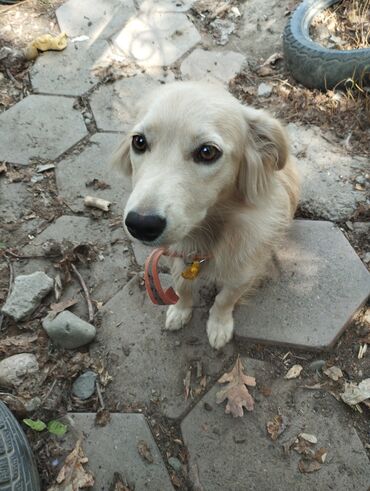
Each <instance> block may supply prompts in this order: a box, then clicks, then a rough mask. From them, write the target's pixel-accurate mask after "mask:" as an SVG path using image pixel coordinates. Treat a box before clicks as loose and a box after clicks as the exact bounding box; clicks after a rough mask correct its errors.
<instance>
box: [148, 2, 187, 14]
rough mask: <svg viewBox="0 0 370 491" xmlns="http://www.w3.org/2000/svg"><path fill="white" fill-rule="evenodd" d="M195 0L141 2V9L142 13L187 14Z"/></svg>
mask: <svg viewBox="0 0 370 491" xmlns="http://www.w3.org/2000/svg"><path fill="white" fill-rule="evenodd" d="M193 3H194V0H159V1H157V0H140V1H139V2H138V4H139V8H140V10H141V11H142V12H148V13H152V12H187V11H188V10H189V9H190V8H191V6H192V5H193Z"/></svg>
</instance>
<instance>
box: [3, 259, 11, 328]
mask: <svg viewBox="0 0 370 491" xmlns="http://www.w3.org/2000/svg"><path fill="white" fill-rule="evenodd" d="M4 258H5V261H6V264H7V265H8V269H9V287H8V294H7V296H6V299H5V302H4V303H6V301H7V300H8V298H9V296H10V293H11V291H12V289H13V282H14V271H13V266H12V263H11V262H10V261H9V258H8V257H6V255H5V254H4ZM4 317H5V315H4V314H3V313H2V312H1V313H0V331H1V330H2V327H3V320H4ZM4 329H5V326H4Z"/></svg>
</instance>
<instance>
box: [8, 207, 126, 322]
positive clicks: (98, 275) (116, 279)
mask: <svg viewBox="0 0 370 491" xmlns="http://www.w3.org/2000/svg"><path fill="white" fill-rule="evenodd" d="M50 240H54V241H56V242H58V243H63V241H70V242H72V243H74V244H76V245H77V244H80V243H91V244H94V245H96V247H97V248H98V250H99V252H100V254H101V255H100V258H99V257H97V258H96V260H95V261H94V262H92V263H91V264H90V265H82V264H81V265H80V264H78V265H77V267H78V270H79V271H80V273H81V274H82V276H83V278H84V280H85V282H86V284H87V285H88V286H89V289H90V293H91V296H92V298H93V299H94V300H97V301H102V302H106V301H107V300H108V299H110V298H111V297H113V296H114V294H115V293H116V292H117V291H118V290H119V289H120V288H122V287H123V285H125V284H126V281H127V273H128V269H129V267H130V265H131V261H130V257H129V255H128V254H127V253H126V252H125V249H126V248H127V243H128V242H127V239H126V237H125V233H124V231H123V230H122V229H121V228H118V229H116V230H111V228H110V227H109V223H108V222H107V221H106V220H103V219H102V220H100V221H95V220H91V219H89V218H85V217H77V216H62V217H60V218H58V219H57V220H56V221H55V222H54V223H53V224H51V225H50V226H49V227H48V228H46V229H45V230H44V231H43V232H42V233H41V234H40V235H38V236H37V237H36V238H35V239H34V241H33V243H31V244H30V245H28V246H26V247H25V248H24V253H25V254H31V253H42V252H43V250H42V244H43V243H45V242H47V241H50ZM35 263H36V264H37V262H35V261H30V262H29V263H25V264H23V265H22V267H23V271H24V270H27V269H29V268H32V267H33V265H34V264H35ZM18 268H19V266H18ZM18 268H17V270H16V271H18ZM54 275H55V273H54ZM76 289H77V290H79V289H80V287H79V284H78V283H74V286H73V285H70V286H69V287H68V288H67V290H66V292H65V294H66V297H67V298H71V296H76V297H77V298H79V299H80V302H79V304H78V305H77V306H75V307H72V309H71V310H73V312H74V313H76V314H77V315H79V316H80V317H83V318H84V316H85V314H86V310H85V305H84V304H85V302H84V299H83V297H81V296H80V295H78V294H77V292H76ZM81 309H82V310H81Z"/></svg>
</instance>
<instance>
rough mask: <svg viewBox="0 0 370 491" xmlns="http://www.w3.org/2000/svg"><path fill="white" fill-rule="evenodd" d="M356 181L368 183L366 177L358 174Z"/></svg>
mask: <svg viewBox="0 0 370 491" xmlns="http://www.w3.org/2000/svg"><path fill="white" fill-rule="evenodd" d="M356 182H357V184H365V183H366V179H365V178H364V177H363V176H357V177H356Z"/></svg>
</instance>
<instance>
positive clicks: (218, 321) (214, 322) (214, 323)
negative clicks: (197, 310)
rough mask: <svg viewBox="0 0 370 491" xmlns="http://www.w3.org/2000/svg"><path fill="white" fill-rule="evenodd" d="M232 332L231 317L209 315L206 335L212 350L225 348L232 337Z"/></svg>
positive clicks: (232, 322) (232, 321)
mask: <svg viewBox="0 0 370 491" xmlns="http://www.w3.org/2000/svg"><path fill="white" fill-rule="evenodd" d="M233 332H234V320H233V316H232V315H230V316H227V317H222V318H221V317H215V316H212V314H211V315H210V317H209V319H208V322H207V334H208V339H209V344H210V345H211V346H212V348H215V349H220V348H222V347H223V346H225V344H227V343H228V342H229V341H230V339H231V338H232V337H233Z"/></svg>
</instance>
